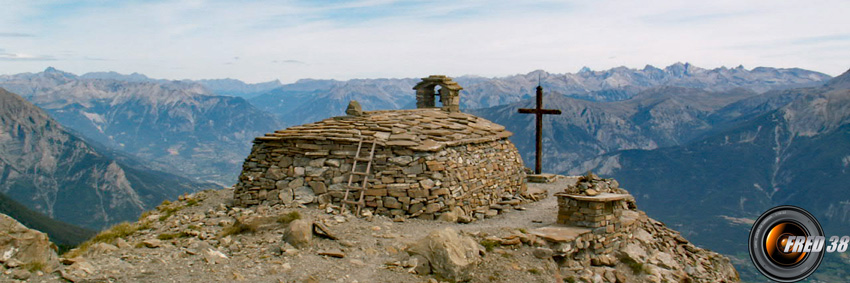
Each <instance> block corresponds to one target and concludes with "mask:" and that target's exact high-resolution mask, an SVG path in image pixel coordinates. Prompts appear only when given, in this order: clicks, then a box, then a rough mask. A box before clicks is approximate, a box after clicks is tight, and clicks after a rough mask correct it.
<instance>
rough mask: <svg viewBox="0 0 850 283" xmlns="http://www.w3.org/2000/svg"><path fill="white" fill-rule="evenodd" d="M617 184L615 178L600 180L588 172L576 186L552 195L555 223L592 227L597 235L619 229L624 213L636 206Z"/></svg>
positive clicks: (632, 199)
mask: <svg viewBox="0 0 850 283" xmlns="http://www.w3.org/2000/svg"><path fill="white" fill-rule="evenodd" d="M619 185H620V184H619V183H618V182H617V181H616V180H614V179H608V180H606V179H602V178H599V177H598V176H596V175H595V174H593V173H590V172H588V174H587V175H585V176H581V177H579V178H578V180H577V182H576V184H575V185H572V186H569V187H567V188H566V189H565V190H564V191H563V192H559V193H555V197H557V198H558V220H557V223H558V224H564V225H571V226H577V227H586V228H591V229H593V232H594V233H597V234H602V233H613V232H614V231H617V230H621V228H622V227H621V223H620V217H621V216H622V215H623V210H627V209H629V208H630V207H631V208H637V207H636V206H635V205H634V197H632V195H630V194H629V193H628V192H627V191H626V190H624V189H621V188H619Z"/></svg>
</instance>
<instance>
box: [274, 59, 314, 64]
mask: <svg viewBox="0 0 850 283" xmlns="http://www.w3.org/2000/svg"><path fill="white" fill-rule="evenodd" d="M272 63H275V64H277V63H281V64H307V63H305V62H304V61H299V60H292V59H289V60H272Z"/></svg>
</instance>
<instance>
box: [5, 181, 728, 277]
mask: <svg viewBox="0 0 850 283" xmlns="http://www.w3.org/2000/svg"><path fill="white" fill-rule="evenodd" d="M570 182H575V179H570V178H560V179H559V180H557V181H556V182H554V183H550V184H529V187H530V189H533V190H546V191H548V192H549V195H551V194H552V193H554V192H556V191H562V190H563V189H564V188H565V187H566V186H567V185H569V184H570ZM232 196H233V191H232V189H223V190H217V191H203V192H198V193H195V194H192V195H185V196H183V197H181V198H180V199H179V200H178V201H175V202H171V203H163V204H162V205H160V206H159V207H158V208H157V209H156V210H153V211H150V212H147V213H145V214H144V215H142V216H141V218H140V220H139V221H138V222H136V223H126V224H120V225H117V226H116V227H113V228H111V229H109V230H107V231H104V232H102V233H101V234H99V235H98V236H96V237H95V238H93V239H92V240H90V241H89V242H87V243H85V244H83V245H82V246H81V247H79V248H78V249H76V250H72V251H70V252H68V253H66V254H64V255H62V259H61V261H62V265H61V266H60V267H59V268H58V269H56V270H55V271H49V270H48V271H47V272H42V271H36V272H34V273H31V274H29V275H24V274H21V272H20V271H17V270H13V269H6V268H3V270H0V271H2V272H0V280H2V281H17V280H26V281H29V282H57V281H74V282H231V281H246V282H438V281H440V282H442V281H453V280H463V281H469V282H682V281H685V282H693V281H695V282H709V281H711V282H725V281H736V280H737V272H735V270H734V268H733V267H732V266H731V264H729V260H728V259H727V258H725V257H723V256H720V255H718V254H716V253H714V252H711V251H707V250H704V249H701V248H698V247H695V246H694V245H692V244H690V243H688V242H687V240H685V239H684V238H682V237H681V236H680V235H679V234H678V233H677V232H675V231H673V230H670V229H668V228H666V227H665V226H664V225H663V224H662V223H660V222H657V221H655V220H652V219H649V218H648V217H646V216H645V214H643V213H639V215H640V217H639V219H638V220H637V221H639V224H638V226H637V228H636V230H635V232H634V233H633V235H631V236H629V243H630V244H629V245H625V246H624V247H622V249H621V250H618V251H616V252H615V253H614V254H612V255H610V256H606V257H599V258H594V259H593V260H592V261H591V260H586V261H573V260H571V259H563V260H560V261H559V262H560V265H559V263H556V259H557V258H553V251H552V250H551V249H549V248H548V247H547V244H546V242H545V241H543V240H542V239H540V238H538V237H535V236H534V235H532V234H531V233H529V231H531V230H533V229H535V228H539V227H544V226H548V225H552V224H553V223H555V219H556V213H557V204H556V200H555V198H554V197H548V198H546V199H543V200H541V201H538V202H532V203H527V204H523V205H522V206H521V207H518V208H519V209H515V210H513V211H509V212H508V213H503V214H500V215H497V216H494V217H491V218H487V219H482V220H478V221H474V222H472V223H468V224H460V223H453V222H446V221H434V220H420V219H405V220H404V221H403V222H397V221H398V220H396V221H393V219H390V218H387V217H384V216H378V215H375V216H368V217H354V216H353V215H351V214H344V215H338V214H334V213H329V212H328V211H327V210H321V209H317V208H315V207H301V208H287V207H283V206H280V205H278V206H273V207H268V206H262V205H261V206H255V207H251V208H247V209H246V208H238V207H232V206H230V204H231V203H232ZM638 205H639V204H638ZM314 223H315V224H314ZM295 226H299V227H301V228H302V229H299V227H295ZM446 228H449V229H446ZM311 230H315V231H311ZM305 231H306V232H305ZM299 233H300V234H299ZM323 235H324V236H323ZM331 238H336V239H331ZM429 239H430V240H432V241H431V242H428V241H427V240H429ZM470 240H471V241H470ZM290 243H294V244H295V246H293V245H292V244H290ZM422 249H426V250H430V252H431V253H428V252H422V251H421V250H422ZM411 254H412V255H411ZM429 260H430V261H432V262H431V263H428V261H429ZM585 263H586V264H585ZM12 271H15V272H12ZM432 271H433V272H432ZM425 273H427V274H425ZM13 275H14V276H13ZM24 277H26V278H24Z"/></svg>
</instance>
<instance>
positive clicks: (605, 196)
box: [555, 193, 632, 202]
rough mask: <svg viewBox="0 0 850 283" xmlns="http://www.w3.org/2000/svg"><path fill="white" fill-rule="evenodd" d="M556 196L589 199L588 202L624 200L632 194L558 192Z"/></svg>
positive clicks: (581, 199)
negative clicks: (593, 194)
mask: <svg viewBox="0 0 850 283" xmlns="http://www.w3.org/2000/svg"><path fill="white" fill-rule="evenodd" d="M555 196H558V197H568V198H571V199H574V200H580V201H588V202H610V201H618V200H624V199H627V198H629V197H631V196H632V195H630V194H612V193H601V194H598V195H595V196H586V195H574V194H568V193H556V194H555Z"/></svg>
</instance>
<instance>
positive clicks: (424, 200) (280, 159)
mask: <svg viewBox="0 0 850 283" xmlns="http://www.w3.org/2000/svg"><path fill="white" fill-rule="evenodd" d="M367 145H371V143H367V144H364V147H366V146H367ZM356 151H357V143H356V142H345V141H338V140H337V141H334V140H314V139H281V140H272V141H257V143H255V145H254V148H253V149H252V152H251V154H250V155H249V156H248V158H247V159H246V161H245V163H244V165H243V171H242V174H241V175H240V177H239V183H238V184H237V185H236V188H235V191H234V200H235V204H236V205H238V206H251V205H257V204H260V203H266V204H269V205H274V204H284V205H297V204H305V205H310V204H315V205H318V206H321V207H325V206H328V205H339V203H340V201H341V200H342V198H343V197H344V194H345V185H346V184H347V182H348V178H349V174H350V172H351V166H352V163H353V162H352V161H353V158H354V156H355V153H356ZM362 152H367V153H368V148H364V149H363V150H362ZM361 156H363V154H361ZM359 166H366V162H358V167H359ZM357 171H358V172H363V171H365V169H363V168H358V170H357ZM371 172H372V173H371V174H369V181H368V182H369V185H368V186H367V190H365V191H364V192H363V193H365V196H364V200H365V204H366V207H365V208H366V209H370V210H371V211H373V212H374V213H378V214H384V215H392V216H395V215H400V216H414V217H421V218H426V219H430V218H434V217H436V216H439V215H440V214H441V213H444V212H448V211H454V212H455V213H457V214H460V215H465V216H470V217H478V218H482V217H484V216H485V215H488V214H493V213H494V211H495V213H498V212H499V208H500V207H501V206H500V204H499V203H500V202H501V201H502V200H503V199H506V198H510V197H511V196H517V195H520V194H522V193H524V192H525V190H526V184H525V173H524V171H523V164H522V160H521V158H520V156H519V153H518V152H517V150H516V148H515V147H514V145H513V144H512V143H511V142H510V141H508V140H507V139H506V138H503V139H498V140H494V141H489V142H482V143H470V144H464V145H456V146H447V147H444V148H442V149H441V150H439V151H415V150H412V149H410V148H409V147H404V146H390V145H387V146H385V145H381V144H380V143H379V145H378V146H377V148H376V150H375V158H374V161H373V164H372V170H371ZM361 178H362V176H360V175H355V176H354V181H355V183H356V184H360V181H361V180H362V179H361ZM356 196H357V195H356V194H355V196H354V197H350V198H353V199H355V200H356Z"/></svg>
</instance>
